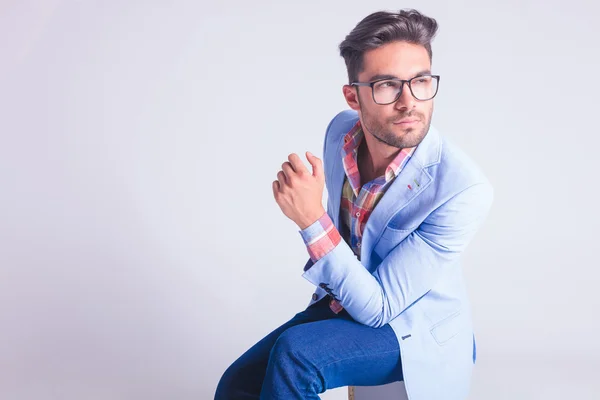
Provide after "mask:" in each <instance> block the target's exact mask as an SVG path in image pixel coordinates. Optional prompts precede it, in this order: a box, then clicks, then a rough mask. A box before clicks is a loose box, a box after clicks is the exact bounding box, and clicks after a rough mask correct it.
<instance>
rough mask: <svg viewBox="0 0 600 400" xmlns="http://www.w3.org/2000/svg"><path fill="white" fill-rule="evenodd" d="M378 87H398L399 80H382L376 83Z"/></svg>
mask: <svg viewBox="0 0 600 400" xmlns="http://www.w3.org/2000/svg"><path fill="white" fill-rule="evenodd" d="M375 86H376V88H377V89H389V88H397V87H398V82H396V81H381V82H379V83H377V85H375Z"/></svg>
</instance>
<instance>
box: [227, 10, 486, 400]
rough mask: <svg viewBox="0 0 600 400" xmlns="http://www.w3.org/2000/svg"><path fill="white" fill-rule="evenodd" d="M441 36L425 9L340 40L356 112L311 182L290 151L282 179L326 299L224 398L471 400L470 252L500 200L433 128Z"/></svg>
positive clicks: (338, 122) (284, 331)
mask: <svg viewBox="0 0 600 400" xmlns="http://www.w3.org/2000/svg"><path fill="white" fill-rule="evenodd" d="M436 31H437V23H436V21H435V20H434V19H432V18H428V17H426V16H424V15H422V14H420V13H419V12H417V11H415V10H403V11H400V12H398V13H388V12H377V13H374V14H371V15H369V16H368V17H366V18H365V19H363V20H362V21H361V22H360V23H359V24H358V25H357V26H356V27H355V28H354V30H353V31H352V32H351V33H350V34H349V35H348V36H347V37H346V39H345V40H344V41H343V42H342V43H341V44H340V53H341V55H342V57H344V60H345V62H346V66H347V69H348V77H349V82H348V85H344V87H343V94H344V97H345V99H346V102H347V103H348V106H349V107H350V108H351V110H348V111H343V112H341V113H339V114H338V115H337V116H336V117H335V118H334V119H333V120H332V121H331V122H330V124H329V126H328V127H327V130H326V134H325V141H324V148H323V163H322V162H321V160H320V159H319V158H317V157H315V156H314V155H312V154H311V153H307V159H308V161H309V163H310V164H311V165H312V172H310V171H309V170H308V169H307V168H306V167H305V166H304V164H303V162H302V160H301V159H300V157H299V156H298V155H296V154H291V155H290V156H289V159H288V161H287V162H284V163H283V165H282V170H281V171H279V173H278V174H277V180H276V181H274V182H273V194H274V197H275V200H276V202H277V204H278V205H279V207H280V208H281V210H282V211H283V213H284V214H285V215H286V216H287V217H289V218H290V219H292V220H293V221H294V222H295V223H296V224H297V225H298V227H299V228H300V234H301V236H302V238H303V239H304V241H305V243H306V245H307V248H308V253H309V255H310V259H309V260H308V262H307V263H306V265H305V267H304V273H303V277H304V278H306V279H307V280H309V281H310V282H312V283H313V284H314V285H315V286H316V291H315V293H314V294H313V297H312V300H311V301H310V304H309V306H308V308H307V309H306V310H304V311H302V312H300V313H298V314H296V315H295V316H294V317H293V318H292V319H291V320H290V321H288V322H287V323H285V324H284V325H282V326H281V327H279V328H277V329H276V330H275V331H273V332H272V333H270V334H269V335H267V336H266V337H265V338H263V339H262V340H261V341H259V342H258V343H257V344H256V345H254V346H253V347H252V348H250V349H249V350H248V351H247V352H246V353H244V354H243V355H242V356H241V357H240V358H239V359H238V360H236V361H235V362H234V363H233V364H232V365H231V366H230V367H229V368H228V369H227V370H226V371H225V373H224V374H223V377H222V378H221V380H220V382H219V385H218V387H217V391H216V396H215V398H216V399H259V398H260V399H286V400H289V399H318V398H319V396H318V393H322V392H324V391H325V390H327V389H330V388H335V387H340V386H351V385H352V386H356V385H366V386H374V385H382V384H386V383H390V382H394V381H400V380H403V381H404V383H405V388H406V392H407V395H408V397H409V399H410V400H436V399H440V400H441V399H444V400H454V399H456V400H458V399H465V398H466V397H467V394H468V391H469V386H470V378H471V371H472V367H473V364H474V363H475V359H476V356H475V336H474V334H473V328H472V323H471V314H470V306H469V302H468V298H467V291H466V289H465V285H464V282H463V276H462V271H461V265H460V255H461V253H462V252H463V251H464V249H465V248H466V246H467V244H468V243H469V242H470V240H471V239H472V237H473V235H474V234H475V232H476V230H477V229H478V227H479V226H480V225H481V223H482V222H483V221H484V219H485V217H486V216H487V214H488V212H489V209H490V207H491V204H492V198H493V190H492V187H491V185H490V184H489V182H488V180H487V179H486V178H485V176H484V175H483V174H482V172H481V171H480V170H479V169H478V168H477V166H476V165H475V164H474V163H473V162H472V161H471V160H470V159H469V158H468V157H467V156H466V155H465V154H463V153H462V152H461V151H460V150H459V149H458V148H457V147H455V146H454V145H452V144H451V143H450V142H449V141H448V140H447V139H445V138H443V137H442V136H441V135H440V134H439V133H438V132H437V130H436V129H435V128H433V127H432V126H431V125H430V123H431V116H432V113H433V98H434V97H435V95H436V94H437V92H438V87H439V76H437V75H433V74H432V72H431V56H432V51H431V40H432V39H433V37H434V36H435V33H436ZM325 184H326V185H327V192H328V194H329V196H328V197H329V198H328V201H327V210H326V211H325V209H324V208H323V206H322V203H321V199H322V193H323V187H324V185H325ZM342 239H343V240H342ZM399 397H400V394H399Z"/></svg>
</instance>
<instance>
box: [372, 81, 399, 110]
mask: <svg viewBox="0 0 600 400" xmlns="http://www.w3.org/2000/svg"><path fill="white" fill-rule="evenodd" d="M401 89H402V82H398V81H393V80H386V81H379V82H377V83H376V84H374V85H373V97H374V98H375V102H376V103H379V104H388V103H393V102H394V101H396V98H397V97H398V93H399V92H400V90H401Z"/></svg>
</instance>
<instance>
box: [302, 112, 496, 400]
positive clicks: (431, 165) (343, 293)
mask: <svg viewBox="0 0 600 400" xmlns="http://www.w3.org/2000/svg"><path fill="white" fill-rule="evenodd" d="M357 120H358V114H357V113H356V112H355V111H352V110H347V111H342V112H341V113H339V114H338V115H336V116H335V118H334V119H333V120H332V121H331V122H330V123H329V125H328V127H327V131H326V134H325V143H324V146H323V163H324V169H325V182H326V187H327V193H328V200H327V213H328V214H329V216H330V217H331V219H332V220H333V222H334V224H335V226H336V227H337V228H338V229H340V223H341V221H340V215H339V214H340V200H341V193H342V185H343V183H344V177H345V172H344V167H343V165H342V156H341V151H342V146H343V137H344V135H345V134H346V133H347V132H348V131H349V130H350V128H352V126H353V125H354V124H355V123H356V121H357ZM409 185H410V187H411V188H409V187H408V186H409ZM492 199H493V189H492V186H491V185H490V183H489V182H488V180H487V179H486V177H485V176H484V174H483V173H482V172H481V171H480V169H479V168H478V167H477V166H476V165H475V163H474V162H473V161H472V160H471V159H469V157H468V156H467V155H465V154H464V153H463V152H461V151H460V150H459V149H458V148H457V147H456V146H454V145H452V144H451V143H450V142H448V141H447V139H445V138H443V137H442V136H440V134H439V133H438V131H437V130H436V129H435V128H434V127H430V129H429V131H428V133H427V135H426V136H425V138H424V139H423V141H422V142H421V144H420V145H419V146H418V147H417V149H416V150H415V152H414V154H413V156H412V158H411V159H410V160H409V161H408V163H407V164H406V166H405V167H404V169H403V170H402V172H401V173H400V174H399V175H398V176H397V177H396V179H395V180H394V182H392V184H391V186H390V187H389V188H388V190H387V192H386V193H385V194H384V196H383V197H382V198H381V199H380V201H379V203H378V204H377V206H376V207H375V209H374V210H373V212H372V214H371V215H370V217H369V219H368V221H367V223H366V225H365V228H364V232H363V237H362V244H361V253H360V261H359V260H358V258H357V257H356V256H355V255H354V253H353V252H352V249H351V248H350V247H349V246H348V245H347V244H346V242H345V241H343V240H342V242H340V244H339V245H338V246H336V247H335V249H333V250H332V251H331V252H329V253H328V254H327V255H325V256H324V257H323V258H321V259H319V260H318V261H317V262H316V263H313V262H312V261H311V260H310V259H309V260H308V262H307V263H306V265H305V269H306V268H308V267H310V268H308V270H306V271H305V272H304V273H303V277H304V278H306V279H307V280H308V281H310V282H311V283H313V284H314V285H316V286H317V289H316V292H315V294H314V295H313V297H312V299H311V301H310V303H309V305H311V304H313V303H315V302H316V301H318V300H319V299H321V298H322V297H323V296H324V295H325V294H326V292H325V291H324V290H323V289H322V288H320V287H319V284H321V283H325V284H327V286H328V287H329V288H330V289H331V290H332V294H334V295H336V297H337V298H338V299H340V303H341V304H342V305H343V306H344V308H345V309H346V310H347V311H348V313H349V314H350V315H351V316H352V317H353V318H354V319H355V320H356V321H358V322H360V323H362V324H365V325H368V326H371V327H374V328H379V327H382V326H384V325H385V324H390V326H391V327H392V328H393V330H394V332H395V333H396V336H397V338H398V343H399V345H400V352H401V359H402V369H403V374H404V385H405V388H406V392H407V395H408V398H409V399H410V400H438V399H439V400H459V399H460V400H464V399H465V398H467V395H468V392H469V388H470V383H471V373H472V369H473V365H474V363H475V359H476V352H475V335H474V333H473V326H472V321H471V310H470V305H469V300H468V298H467V290H466V287H465V284H464V281H463V273H462V267H461V263H460V258H461V257H460V256H461V254H462V252H463V251H464V250H465V248H466V247H467V245H468V244H469V242H470V241H471V239H472V238H473V235H474V234H475V232H476V231H477V229H478V228H479V226H480V225H481V223H482V222H483V221H484V220H485V218H486V216H487V214H488V212H489V209H490V207H491V205H492ZM398 397H400V393H399V396H398Z"/></svg>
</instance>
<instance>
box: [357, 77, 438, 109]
mask: <svg viewBox="0 0 600 400" xmlns="http://www.w3.org/2000/svg"><path fill="white" fill-rule="evenodd" d="M404 83H406V84H407V85H408V89H409V90H410V93H411V94H412V95H413V97H414V98H415V99H417V100H420V101H427V100H431V99H433V98H434V97H435V95H436V94H437V92H438V88H439V85H440V76H439V75H430V74H424V75H419V76H415V77H414V78H411V79H408V80H406V79H397V78H391V79H389V78H388V79H377V80H375V81H372V82H352V83H351V84H350V85H352V86H370V87H371V93H372V94H373V101H374V102H375V103H377V104H381V105H386V104H392V103H394V102H395V101H397V100H398V99H399V98H400V96H401V95H402V89H403V88H404Z"/></svg>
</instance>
